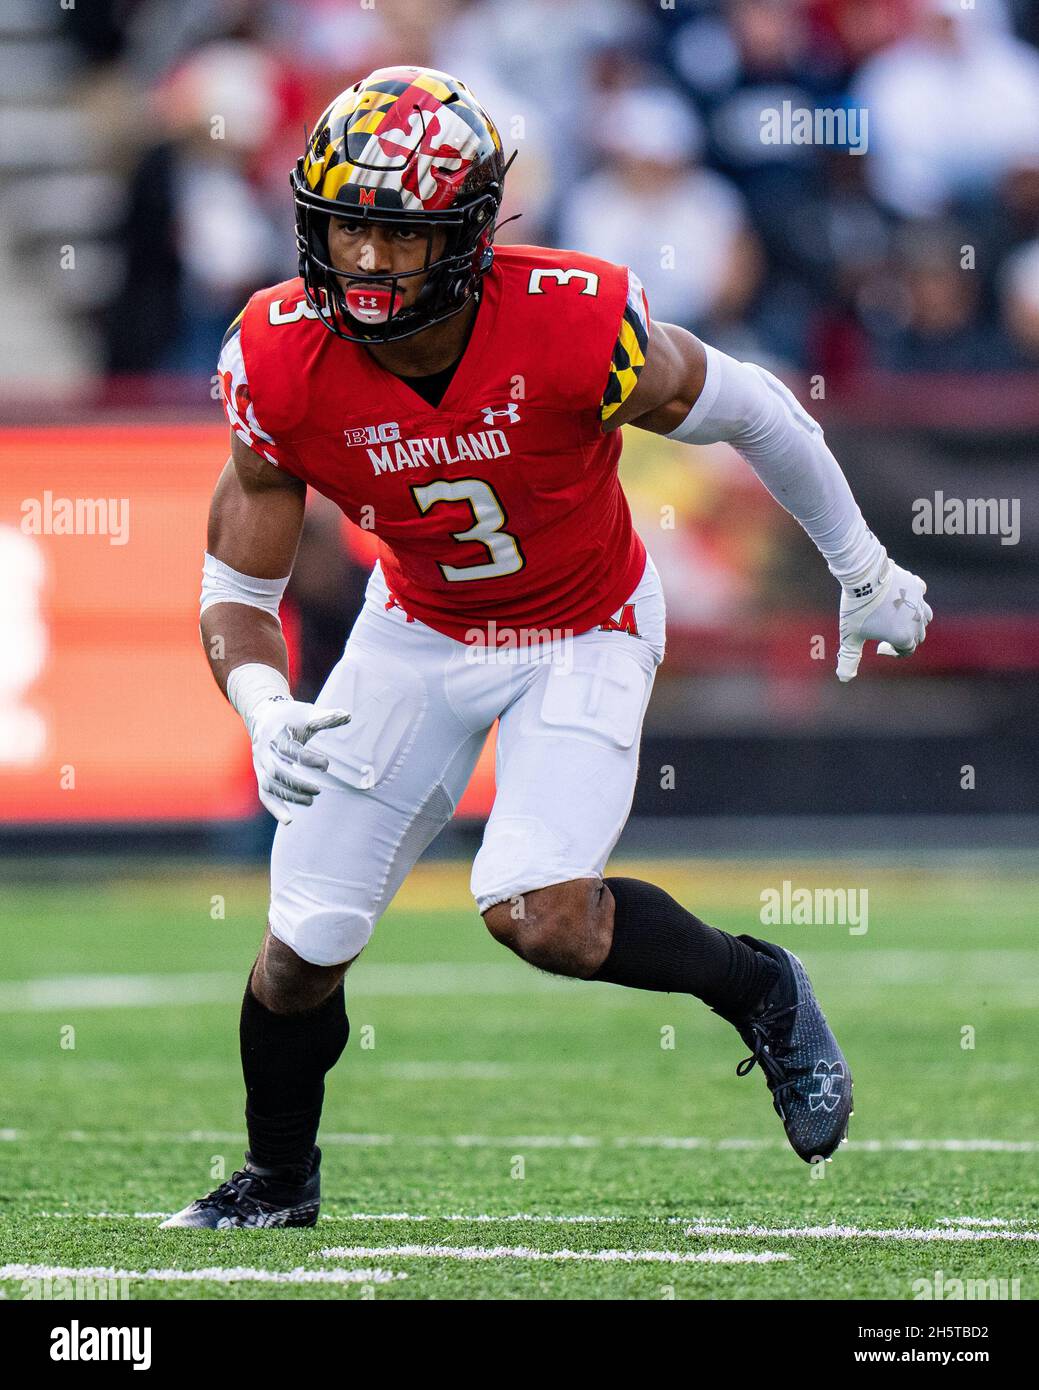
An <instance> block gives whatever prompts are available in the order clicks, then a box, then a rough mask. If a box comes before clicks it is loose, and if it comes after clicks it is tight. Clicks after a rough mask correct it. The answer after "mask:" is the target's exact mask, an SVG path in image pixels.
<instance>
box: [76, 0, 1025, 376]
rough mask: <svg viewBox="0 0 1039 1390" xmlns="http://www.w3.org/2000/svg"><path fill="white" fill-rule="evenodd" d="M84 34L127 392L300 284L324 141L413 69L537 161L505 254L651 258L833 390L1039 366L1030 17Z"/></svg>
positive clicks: (768, 3) (710, 323)
mask: <svg viewBox="0 0 1039 1390" xmlns="http://www.w3.org/2000/svg"><path fill="white" fill-rule="evenodd" d="M63 31H64V41H65V42H66V43H67V44H68V45H69V46H70V48H71V50H72V51H73V52H74V55H75V61H74V79H73V81H74V86H75V90H76V92H77V99H78V100H79V101H80V102H81V104H82V109H83V112H84V114H85V116H86V118H87V119H88V120H89V121H90V122H92V123H94V124H95V125H96V126H97V127H98V128H100V129H102V130H104V129H106V128H107V129H108V131H109V134H110V137H111V141H110V143H111V147H112V149H113V160H114V163H115V165H116V168H117V171H118V173H119V176H120V178H121V179H122V186H123V197H122V199H121V203H120V215H119V217H118V219H117V220H116V223H115V225H114V226H113V227H112V229H111V242H112V244H113V246H114V248H115V250H116V253H117V255H116V268H115V272H114V273H113V274H112V275H111V277H110V288H109V291H108V292H107V293H106V295H104V296H102V301H101V302H100V303H99V304H97V305H96V306H95V307H96V322H97V326H98V328H99V330H100V332H99V342H100V343H101V345H102V349H101V350H102V351H103V356H104V367H105V368H106V369H107V370H108V371H109V372H112V373H124V372H140V371H148V372H190V373H193V372H197V373H206V374H208V373H210V372H211V371H212V370H213V362H214V360H215V356H216V352H217V349H218V346H219V341H220V337H221V334H222V332H223V330H224V328H225V327H226V325H227V323H228V322H229V321H230V319H231V318H233V317H234V315H235V314H236V313H237V312H238V310H239V309H240V308H241V306H242V304H243V302H244V300H245V299H246V298H247V297H248V295H249V294H250V293H251V292H252V290H253V289H255V288H256V287H258V286H260V285H262V284H265V283H271V282H272V281H275V280H279V279H283V278H287V277H289V276H292V275H294V274H295V273H296V259H295V250H294V244H293V227H292V206H291V201H290V198H289V193H288V181H287V175H288V171H289V168H290V167H291V165H292V164H293V163H294V162H295V159H296V158H297V156H298V155H299V154H300V153H301V152H302V148H303V143H304V130H305V128H306V127H307V126H309V125H312V124H313V123H314V121H315V120H316V119H317V117H318V115H319V114H320V112H321V111H322V110H323V108H324V107H325V106H326V105H327V103H328V102H329V100H330V99H331V98H332V97H333V96H334V95H335V94H336V92H338V91H340V90H341V89H342V88H344V87H346V86H349V85H350V84H351V83H352V82H354V81H356V80H357V79H358V78H359V77H361V76H363V75H365V74H366V73H367V72H369V71H370V70H372V69H373V68H376V67H380V66H385V65H391V64H395V63H401V62H413V63H422V64H427V65H430V66H433V67H437V68H442V69H445V70H448V71H450V72H452V73H454V74H455V75H457V76H459V77H461V78H462V79H463V80H464V81H466V82H467V83H468V84H469V85H470V86H471V87H472V89H473V90H474V91H475V92H476V94H477V96H478V97H479V99H480V100H481V101H482V102H483V104H484V105H485V106H486V107H487V109H488V110H489V111H490V113H491V115H492V116H493V117H494V119H495V120H496V122H497V124H498V126H499V129H500V130H501V132H502V136H503V140H504V143H505V146H506V149H507V150H511V149H514V148H515V149H517V150H518V152H519V155H518V158H517V160H516V163H515V164H514V166H513V169H512V172H511V173H510V175H509V179H510V187H509V191H508V196H507V199H506V205H505V208H504V210H503V218H508V217H511V216H512V215H513V214H515V213H521V214H522V216H521V217H520V218H519V219H518V220H516V221H513V222H511V223H510V224H509V225H508V226H507V227H504V228H503V230H502V232H501V239H502V240H511V241H522V242H539V243H546V244H550V245H551V244H554V245H560V246H570V247H576V248H580V249H582V250H585V251H589V252H592V253H593V254H599V255H602V256H605V257H608V258H610V259H613V260H617V261H621V262H625V263H628V264H631V265H632V266H633V267H634V268H635V269H636V270H637V272H638V274H639V275H640V276H641V277H642V279H643V281H644V283H645V285H646V287H647V292H648V296H649V302H650V308H651V311H652V312H653V314H654V315H655V316H656V317H658V318H661V319H668V320H671V321H673V322H677V323H681V324H684V325H686V326H687V327H689V328H691V329H693V330H694V331H696V332H697V333H699V334H700V335H701V336H703V337H706V338H708V339H710V340H712V341H715V342H717V343H718V344H719V345H720V346H722V347H725V348H727V349H728V350H729V351H733V352H738V353H739V354H740V355H741V356H745V357H750V356H753V357H755V358H757V360H760V361H762V362H765V363H767V364H769V365H772V366H774V367H777V368H779V369H794V370H799V371H808V372H816V371H818V372H824V373H828V374H829V375H830V377H839V376H840V375H841V374H842V373H848V372H856V371H859V370H862V369H868V368H880V369H887V370H893V371H897V372H899V373H907V372H915V371H925V372H941V371H955V372H987V371H1007V370H1014V369H1022V368H1027V367H1029V366H1033V367H1034V366H1035V365H1037V364H1039V49H1037V42H1039V18H1037V12H1036V6H1035V5H1033V4H1032V3H1030V0H1020V2H1019V3H1016V2H1015V0H254V2H253V3H246V0H93V3H91V4H89V5H80V6H76V7H74V8H73V9H71V10H69V11H68V12H67V13H66V15H65V16H64V17H63ZM820 111H826V112H829V113H831V123H830V125H829V126H828V127H827V130H828V131H829V132H830V134H829V135H828V136H826V135H825V132H824V133H823V137H820V136H819V135H818V131H819V127H818V125H816V126H815V127H814V129H815V131H816V136H815V138H813V139H812V140H811V142H806V140H805V138H804V128H803V127H802V131H801V137H800V138H799V137H797V136H796V135H795V134H792V131H793V130H794V127H793V126H792V125H791V118H793V119H794V120H795V121H796V118H797V113H799V112H809V113H813V115H814V113H816V112H820ZM783 113H786V133H785V135H780V137H778V138H776V137H775V136H774V135H773V136H769V135H768V134H767V129H768V128H769V122H772V123H773V127H772V128H775V127H774V122H775V119H776V117H777V115H782V114H783ZM842 122H846V124H841V123H842ZM849 131H853V132H856V133H857V135H856V138H855V139H852V138H851V136H850V135H849V134H848V132H849ZM842 133H843V138H842Z"/></svg>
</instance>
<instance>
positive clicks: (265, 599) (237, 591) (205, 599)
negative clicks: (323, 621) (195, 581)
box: [199, 550, 289, 622]
mask: <svg viewBox="0 0 1039 1390" xmlns="http://www.w3.org/2000/svg"><path fill="white" fill-rule="evenodd" d="M288 582H289V576H288V575H286V576H285V578H284V579H257V577H256V576H255V575H254V574H242V573H241V571H240V570H233V569H232V568H231V566H230V565H225V564H224V562H223V560H218V559H217V558H216V556H215V555H210V553H209V551H208V550H207V551H206V558H205V560H204V561H203V563H202V600H201V604H200V608H199V611H200V613H204V612H205V611H206V609H207V608H212V606H213V605H214V604H215V603H244V604H245V605H246V606H247V607H248V608H262V609H263V611H264V612H265V613H269V614H270V615H271V617H272V618H276V619H278V621H279V622H280V621H281V619H280V618H278V608H279V606H280V604H281V599H282V595H283V594H284V592H285V586H286V585H287V584H288Z"/></svg>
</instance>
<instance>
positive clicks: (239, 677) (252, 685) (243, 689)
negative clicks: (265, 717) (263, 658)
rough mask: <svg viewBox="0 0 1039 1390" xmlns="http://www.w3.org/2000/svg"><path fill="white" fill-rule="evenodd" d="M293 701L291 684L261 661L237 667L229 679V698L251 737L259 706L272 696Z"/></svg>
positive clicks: (278, 672)
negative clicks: (254, 717) (254, 718)
mask: <svg viewBox="0 0 1039 1390" xmlns="http://www.w3.org/2000/svg"><path fill="white" fill-rule="evenodd" d="M275 695H277V696H280V697H281V698H282V699H286V700H291V699H292V691H291V690H290V689H289V683H288V681H287V680H286V679H285V677H284V676H283V675H282V674H281V672H280V671H276V670H275V669H274V667H273V666H265V665H264V664H263V663H262V662H260V661H249V662H246V663H245V665H244V666H236V667H235V668H234V670H233V671H232V672H231V674H230V675H229V676H228V678H227V698H228V700H229V701H230V703H231V704H232V706H233V707H234V708H235V709H236V710H237V711H238V713H239V714H240V715H241V716H242V718H243V719H244V720H245V727H246V728H247V729H248V730H249V737H250V738H251V737H252V732H253V723H252V721H253V716H254V714H255V713H256V708H257V706H258V705H260V704H262V703H263V701H264V700H269V699H270V698H271V697H272V696H275Z"/></svg>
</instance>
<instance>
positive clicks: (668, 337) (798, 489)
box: [609, 323, 933, 681]
mask: <svg viewBox="0 0 1039 1390" xmlns="http://www.w3.org/2000/svg"><path fill="white" fill-rule="evenodd" d="M645 358H646V360H645V364H644V366H643V367H642V369H641V372H640V375H639V379H638V382H637V384H636V386H635V388H634V389H633V390H632V392H631V394H630V395H629V396H628V398H627V399H626V400H625V401H624V403H623V404H622V405H621V406H620V408H619V409H618V410H616V411H615V412H614V413H613V415H612V416H611V418H610V420H609V428H616V427H617V426H618V425H621V424H633V425H636V426H637V427H638V428H639V429H645V430H649V431H651V432H652V433H654V434H664V435H667V436H668V437H669V438H671V439H676V440H679V441H681V442H683V443H689V444H713V443H718V442H720V441H725V442H726V443H729V444H731V445H732V446H733V448H734V449H736V450H737V452H738V453H740V454H741V455H742V456H743V458H744V459H746V461H747V462H748V463H749V464H750V466H751V467H752V468H753V469H754V471H755V473H757V475H758V477H759V478H760V479H761V481H762V482H763V483H764V485H765V486H766V487H767V488H768V490H769V492H770V493H771V494H772V496H773V497H774V498H775V499H776V501H777V502H779V504H780V505H781V506H782V507H785V508H786V510H787V511H788V512H790V513H791V515H792V516H794V517H796V518H797V520H798V521H799V522H800V523H801V525H802V526H803V527H804V529H805V531H807V533H808V535H809V536H810V537H811V538H812V540H813V541H814V542H815V544H816V546H817V547H818V549H819V551H820V553H821V554H822V556H823V558H824V559H825V560H826V563H827V565H828V566H829V569H830V572H831V574H833V576H834V577H835V578H836V579H837V580H839V581H840V584H841V606H840V651H839V654H838V658H837V676H838V678H839V679H840V680H842V681H849V680H852V679H854V677H855V675H856V674H857V672H858V668H859V662H860V660H861V658H862V650H863V647H864V645H865V643H866V642H867V641H875V642H877V643H878V644H879V645H878V648H877V650H878V651H879V652H881V653H883V654H884V655H886V656H910V655H912V653H913V652H914V651H915V650H916V648H917V647H918V646H919V644H920V643H921V642H922V641H923V640H924V637H925V635H926V631H927V624H928V623H929V622H930V621H931V618H932V616H933V615H932V612H931V609H930V607H929V605H928V604H927V603H926V602H925V601H924V593H925V592H926V589H927V585H926V584H925V583H924V582H923V580H922V579H920V577H919V576H918V575H915V574H911V573H910V572H909V571H908V570H904V569H902V568H901V567H900V566H899V565H896V564H895V563H894V562H893V561H891V560H889V559H888V555H887V552H886V550H885V549H884V547H883V545H882V544H881V543H880V541H879V540H878V539H877V537H876V536H875V535H874V534H873V532H872V531H871V530H870V529H869V527H868V526H867V525H866V522H865V519H864V518H863V515H862V513H861V511H860V510H859V508H858V505H857V504H856V502H855V498H854V497H853V496H852V492H851V489H850V487H849V486H848V483H847V480H846V479H845V477H844V474H843V473H842V472H841V469H840V465H839V464H838V462H837V460H836V459H835V458H834V456H833V454H832V453H831V452H830V450H829V449H828V448H827V446H826V441H825V440H824V438H823V432H822V429H821V428H820V426H819V425H818V423H817V422H816V421H815V420H814V419H813V418H812V417H811V415H809V414H808V412H807V411H806V410H805V409H804V407H803V406H801V404H800V403H799V402H798V400H797V399H796V397H795V396H794V395H793V393H792V392H791V391H789V390H788V389H787V387H786V386H784V385H783V384H782V382H780V381H779V380H778V379H777V378H776V377H774V376H773V375H772V373H771V372H768V371H765V369H764V368H763V367H759V366H756V365H755V364H754V363H751V362H737V361H736V360H735V359H734V358H732V357H729V356H727V355H726V354H725V353H723V352H719V351H718V349H717V348H714V347H710V346H708V345H707V344H705V343H702V342H700V340H699V339H698V338H696V337H694V335H693V334H692V333H689V332H687V331H686V330H685V329H684V328H679V327H676V326H675V325H674V324H669V323H662V324H661V323H658V324H653V325H651V327H650V332H649V340H648V343H647V348H646V354H645Z"/></svg>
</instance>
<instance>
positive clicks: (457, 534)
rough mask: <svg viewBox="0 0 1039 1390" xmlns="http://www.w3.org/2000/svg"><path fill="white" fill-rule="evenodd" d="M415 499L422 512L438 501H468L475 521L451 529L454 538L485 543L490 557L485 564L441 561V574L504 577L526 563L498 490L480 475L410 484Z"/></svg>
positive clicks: (459, 579) (450, 577) (448, 576)
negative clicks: (505, 528) (508, 526)
mask: <svg viewBox="0 0 1039 1390" xmlns="http://www.w3.org/2000/svg"><path fill="white" fill-rule="evenodd" d="M411 491H412V493H413V494H414V497H415V501H416V503H417V505H418V509H419V511H420V512H422V513H423V515H425V513H426V512H428V511H429V509H430V507H435V506H436V504H437V503H438V502H468V503H469V506H470V508H471V510H472V513H473V516H474V517H475V519H476V520H475V525H473V526H471V527H470V528H469V530H468V531H453V532H452V533H451V534H452V535H453V536H454V538H455V540H456V541H479V542H480V544H481V545H484V546H486V547H487V549H488V551H490V554H491V556H492V559H491V560H490V561H488V563H487V564H485V565H444V564H440V561H439V560H438V561H437V563H438V564H440V572H441V573H442V574H443V576H444V578H445V579H447V580H450V581H452V582H455V583H460V582H462V581H464V580H470V579H503V578H504V577H505V575H507V574H515V573H516V571H517V570H521V569H522V568H523V566H524V565H525V564H526V560H525V558H524V555H523V551H522V550H521V549H520V544H519V541H518V540H517V539H516V537H515V536H513V535H512V534H511V533H510V532H508V531H503V530H502V529H501V528H502V527H503V526H504V525H505V520H506V518H505V508H504V507H503V506H502V504H501V501H500V499H499V497H498V494H497V493H496V492H495V491H494V489H493V488H492V487H491V485H490V483H486V482H484V481H483V479H482V478H453V479H451V480H450V481H448V480H447V479H446V478H441V479H439V480H438V481H437V482H435V483H426V484H424V485H421V486H412V489H411Z"/></svg>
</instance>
